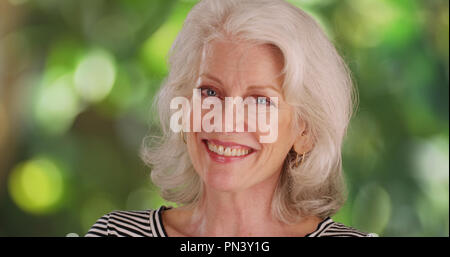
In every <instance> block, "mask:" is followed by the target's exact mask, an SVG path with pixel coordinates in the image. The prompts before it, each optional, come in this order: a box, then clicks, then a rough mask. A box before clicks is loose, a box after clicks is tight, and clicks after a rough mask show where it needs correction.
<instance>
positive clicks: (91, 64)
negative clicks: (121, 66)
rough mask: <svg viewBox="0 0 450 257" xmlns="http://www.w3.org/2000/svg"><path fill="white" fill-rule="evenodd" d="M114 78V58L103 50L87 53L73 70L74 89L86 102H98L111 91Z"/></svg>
mask: <svg viewBox="0 0 450 257" xmlns="http://www.w3.org/2000/svg"><path fill="white" fill-rule="evenodd" d="M115 80H116V68H115V64H114V58H113V56H112V55H111V54H109V53H108V52H106V51H103V50H95V51H92V52H90V53H88V54H87V55H86V56H85V57H84V58H83V59H82V60H81V61H80V63H79V64H78V65H77V68H76V70H75V77H74V82H75V89H76V91H77V93H78V94H79V95H80V97H81V98H83V99H84V100H86V101H88V102H99V101H101V100H103V99H104V98H105V97H106V96H107V95H108V94H109V93H110V91H111V89H112V87H113V85H114V82H115Z"/></svg>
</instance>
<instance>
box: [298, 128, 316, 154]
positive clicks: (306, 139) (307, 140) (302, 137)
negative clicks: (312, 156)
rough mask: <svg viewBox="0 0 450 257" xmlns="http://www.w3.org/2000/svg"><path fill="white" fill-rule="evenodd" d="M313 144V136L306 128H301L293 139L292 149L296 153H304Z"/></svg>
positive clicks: (309, 149)
mask: <svg viewBox="0 0 450 257" xmlns="http://www.w3.org/2000/svg"><path fill="white" fill-rule="evenodd" d="M313 146H314V142H313V137H312V135H311V134H309V133H307V131H306V129H303V130H301V132H300V134H299V135H298V136H297V138H296V139H295V141H294V150H295V152H297V154H304V153H307V152H309V151H311V149H312V148H313Z"/></svg>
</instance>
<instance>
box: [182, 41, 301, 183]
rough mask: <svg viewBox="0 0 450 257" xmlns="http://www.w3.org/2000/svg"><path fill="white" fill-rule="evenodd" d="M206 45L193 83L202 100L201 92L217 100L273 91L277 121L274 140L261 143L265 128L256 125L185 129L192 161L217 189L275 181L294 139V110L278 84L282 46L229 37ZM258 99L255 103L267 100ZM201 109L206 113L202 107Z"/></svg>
mask: <svg viewBox="0 0 450 257" xmlns="http://www.w3.org/2000/svg"><path fill="white" fill-rule="evenodd" d="M209 47H210V51H209V53H208V54H207V56H206V57H205V63H204V69H203V71H202V73H201V74H200V78H201V83H200V85H198V87H199V88H200V89H201V95H202V100H204V99H205V98H206V97H213V98H218V99H221V100H223V99H224V98H225V97H236V96H239V97H242V98H243V99H245V98H246V97H249V96H251V97H255V98H256V97H266V99H268V97H278V104H277V105H276V106H275V108H276V109H277V110H278V123H277V124H274V125H275V126H278V137H277V140H276V141H275V142H274V143H260V140H259V139H260V136H262V135H265V134H267V132H266V133H262V132H261V131H260V130H258V128H257V129H256V132H236V131H234V132H227V133H225V132H221V133H219V132H211V133H206V132H204V131H202V132H192V133H187V138H186V141H187V147H188V151H189V155H190V158H191V161H192V164H193V166H194V168H195V170H196V172H197V173H198V174H199V176H200V177H201V178H202V180H203V181H204V182H205V184H206V186H207V187H211V188H214V189H216V190H220V191H236V192H237V191H240V190H245V189H248V188H251V187H254V186H257V185H261V183H263V182H269V183H270V182H273V183H274V184H275V183H276V181H277V179H278V177H279V175H280V172H281V168H282V165H283V162H284V160H285V158H286V156H287V154H288V152H289V150H290V149H291V148H292V146H293V144H294V143H295V141H296V140H297V135H296V133H294V132H293V130H292V128H291V127H292V117H293V111H294V110H293V108H292V107H291V106H290V105H288V104H287V103H286V102H285V101H284V98H283V94H282V89H281V87H282V83H283V77H282V76H280V73H281V70H282V68H283V57H282V55H281V52H280V51H279V50H277V49H275V48H273V47H270V46H268V45H251V44H248V43H233V42H230V41H213V42H212V43H211V44H210V46H209ZM259 99H261V100H259ZM259 99H258V101H257V102H255V105H261V104H263V105H266V106H267V105H270V104H271V103H270V101H265V100H264V99H262V98H259ZM222 102H223V101H222ZM202 115H205V111H204V110H203V111H202ZM258 115H259V114H258ZM223 117H224V115H223ZM233 117H236V115H234V116H233ZM246 117H247V116H246ZM191 118H192V117H191ZM244 122H245V121H244ZM245 127H247V124H245ZM271 129H274V128H273V127H272V128H271Z"/></svg>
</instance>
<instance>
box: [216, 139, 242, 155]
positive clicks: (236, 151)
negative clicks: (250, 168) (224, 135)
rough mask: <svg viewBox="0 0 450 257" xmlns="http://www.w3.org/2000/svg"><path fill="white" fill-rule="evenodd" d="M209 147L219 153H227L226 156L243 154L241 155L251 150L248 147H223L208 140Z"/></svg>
mask: <svg viewBox="0 0 450 257" xmlns="http://www.w3.org/2000/svg"><path fill="white" fill-rule="evenodd" d="M208 148H209V150H211V151H212V152H215V153H217V154H219V155H225V156H241V155H247V154H248V153H249V151H250V150H248V149H240V148H230V147H223V146H222V145H219V146H217V145H215V144H213V143H210V142H208Z"/></svg>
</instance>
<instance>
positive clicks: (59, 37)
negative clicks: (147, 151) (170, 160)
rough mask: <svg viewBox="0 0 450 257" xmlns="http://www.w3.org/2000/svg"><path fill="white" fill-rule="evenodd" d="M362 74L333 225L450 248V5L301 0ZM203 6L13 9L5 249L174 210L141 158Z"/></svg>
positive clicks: (11, 2) (93, 2)
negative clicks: (155, 105) (192, 13)
mask: <svg viewBox="0 0 450 257" xmlns="http://www.w3.org/2000/svg"><path fill="white" fill-rule="evenodd" d="M290 2H292V3H293V4H295V5H297V6H299V7H301V8H303V9H304V10H305V11H307V12H308V13H310V14H311V15H312V16H313V17H314V18H316V20H318V21H319V23H320V24H321V26H322V27H323V28H324V29H325V31H326V33H327V34H328V35H329V37H330V38H331V40H332V41H333V42H334V44H335V45H336V47H337V48H338V50H339V52H340V53H341V54H342V56H343V57H344V59H345V60H346V61H347V63H348V64H349V66H350V68H351V70H352V71H353V76H354V78H355V81H356V85H357V87H358V90H359V96H360V103H359V109H358V111H357V112H356V113H355V117H354V118H353V120H352V121H351V124H350V127H349V131H348V136H347V138H346V141H345V144H344V149H343V166H344V172H345V175H346V177H347V183H348V188H349V197H348V201H347V203H346V205H345V206H344V207H343V209H342V210H341V211H340V212H339V213H338V214H337V215H336V216H334V217H333V218H334V219H335V220H336V221H339V222H343V223H345V224H347V225H350V226H354V227H356V228H359V229H361V230H363V231H367V232H376V233H379V234H380V235H381V236H448V235H449V213H448V203H449V158H448V153H449V138H448V136H449V133H448V131H449V123H448V121H449V119H448V118H449V105H448V100H449V99H448V97H449V95H448V93H449V90H448V89H449V4H448V1H445V0H429V1H425V0H423V1H419V0H396V1H391V0H303V1H301V0H296V1H294V0H292V1H290ZM195 3H196V1H186V0H184V1H182V0H178V1H176V0H109V1H106V0H64V1H60V0H1V1H0V153H1V154H0V236H66V235H67V234H68V233H77V234H79V235H84V234H85V233H86V232H87V230H88V229H89V227H90V226H91V225H92V224H93V223H94V222H95V221H96V219H97V218H99V217H100V216H102V215H103V214H105V213H107V212H110V211H112V210H117V209H121V210H123V209H127V210H142V209H149V208H157V207H159V206H160V205H161V204H170V203H166V202H164V201H163V200H162V199H161V198H160V197H159V196H158V189H157V188H156V187H154V186H153V185H152V184H151V181H150V178H149V169H148V168H147V167H145V166H144V164H143V162H142V161H141V160H140V158H139V147H140V144H141V142H142V140H143V138H144V136H145V135H148V134H158V133H159V132H158V127H157V125H156V119H155V116H154V115H151V112H150V108H151V103H152V98H153V96H154V94H155V92H156V91H157V89H158V87H159V86H160V84H161V81H162V80H163V79H164V76H165V75H166V73H167V67H166V59H165V58H166V54H167V52H168V50H169V48H170V46H171V44H172V42H173V40H174V38H175V36H176V34H177V32H178V31H179V30H180V28H181V26H182V23H183V20H184V18H185V17H186V15H187V13H188V12H189V10H190V8H192V6H193V5H194V4H195Z"/></svg>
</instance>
